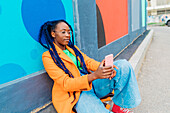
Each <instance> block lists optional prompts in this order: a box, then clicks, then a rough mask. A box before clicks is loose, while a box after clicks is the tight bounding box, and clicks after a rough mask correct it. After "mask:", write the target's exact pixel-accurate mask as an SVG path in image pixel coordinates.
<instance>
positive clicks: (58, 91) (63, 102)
mask: <svg viewBox="0 0 170 113" xmlns="http://www.w3.org/2000/svg"><path fill="white" fill-rule="evenodd" d="M42 38H45V42H46V44H43V43H42ZM70 38H71V39H70ZM39 42H40V44H41V45H42V46H43V47H45V48H46V49H48V51H46V52H44V53H43V55H42V60H43V64H44V67H45V70H46V71H47V73H48V75H49V76H50V77H51V78H52V79H53V80H54V85H53V89H52V102H53V105H54V107H55V109H56V110H57V112H58V113H72V112H77V113H112V112H114V113H131V111H129V110H128V109H126V108H133V107H136V106H137V105H139V104H140V102H141V97H140V93H139V89H138V85H137V80H136V76H135V74H134V71H133V69H132V67H131V65H130V64H129V62H128V61H126V60H118V61H115V62H114V63H113V67H112V66H105V61H104V60H103V61H102V62H101V63H100V62H97V61H95V60H93V59H91V58H89V57H88V56H86V55H85V54H84V53H83V52H81V51H80V50H79V49H78V47H77V46H75V45H74V37H73V30H72V27H71V26H70V25H69V24H68V23H67V22H66V21H64V20H56V21H48V22H46V23H44V24H43V25H42V26H41V29H40V33H39ZM91 71H93V72H91ZM113 90H114V96H113V98H112V100H113V102H114V105H113V108H112V111H109V110H107V109H106V108H105V106H104V104H103V103H102V102H101V100H100V98H102V97H104V96H106V95H107V94H109V93H112V91H113Z"/></svg>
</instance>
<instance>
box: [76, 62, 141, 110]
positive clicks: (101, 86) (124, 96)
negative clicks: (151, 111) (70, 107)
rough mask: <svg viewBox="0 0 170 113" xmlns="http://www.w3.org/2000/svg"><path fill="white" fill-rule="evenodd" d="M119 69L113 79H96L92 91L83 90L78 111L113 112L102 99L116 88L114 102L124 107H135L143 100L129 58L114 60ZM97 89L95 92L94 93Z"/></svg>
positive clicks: (78, 103)
mask: <svg viewBox="0 0 170 113" xmlns="http://www.w3.org/2000/svg"><path fill="white" fill-rule="evenodd" d="M114 65H116V66H117V67H118V68H119V69H118V70H117V69H115V70H116V72H117V73H116V76H115V77H114V78H113V79H112V80H109V79H97V80H94V81H93V82H92V83H93V86H94V87H93V88H94V89H92V90H90V91H82V93H81V95H80V97H79V101H78V102H77V104H76V106H75V109H76V111H77V112H78V113H112V112H110V111H109V110H107V109H106V108H105V106H104V104H103V103H102V102H101V101H100V98H101V97H104V96H106V95H107V94H108V93H111V92H112V91H113V90H114V96H113V98H112V100H113V102H114V103H115V104H116V105H118V106H120V107H123V108H134V107H136V106H138V105H139V104H140V102H141V97H140V93H139V88H138V84H137V80H136V76H135V74H134V71H133V68H132V66H131V65H130V63H129V62H128V61H127V60H117V61H115V62H114ZM94 90H95V93H94Z"/></svg>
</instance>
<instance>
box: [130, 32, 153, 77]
mask: <svg viewBox="0 0 170 113" xmlns="http://www.w3.org/2000/svg"><path fill="white" fill-rule="evenodd" d="M153 33H154V31H153V30H151V31H150V32H149V33H148V35H147V36H146V37H145V39H144V40H143V41H142V43H141V44H140V45H139V47H138V48H137V50H136V51H135V52H134V54H133V55H132V57H131V58H130V59H129V62H130V63H131V65H132V67H133V69H134V71H135V74H136V76H137V77H138V72H139V70H140V68H141V65H142V62H143V60H144V58H145V55H146V52H147V49H148V47H149V45H150V43H151V41H152V38H153Z"/></svg>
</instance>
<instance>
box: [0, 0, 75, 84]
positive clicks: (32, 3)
mask: <svg viewBox="0 0 170 113" xmlns="http://www.w3.org/2000/svg"><path fill="white" fill-rule="evenodd" d="M70 4H72V0H67V2H65V0H48V1H45V0H8V1H7V0H1V2H0V10H1V11H0V12H1V13H0V37H1V38H0V42H1V44H0V50H1V55H0V75H1V76H0V84H3V83H6V82H9V81H11V80H15V79H17V78H20V77H23V76H26V75H29V74H32V73H34V72H37V71H40V70H42V69H44V68H43V65H42V62H41V60H40V59H41V55H42V53H43V52H44V51H45V49H43V48H42V47H41V45H40V44H39V43H38V42H37V41H38V33H39V29H40V26H41V25H42V24H43V23H44V22H45V21H48V20H55V19H65V20H67V21H68V22H69V23H70V24H71V25H72V26H73V27H74V22H73V7H72V5H70ZM70 9H71V10H70Z"/></svg>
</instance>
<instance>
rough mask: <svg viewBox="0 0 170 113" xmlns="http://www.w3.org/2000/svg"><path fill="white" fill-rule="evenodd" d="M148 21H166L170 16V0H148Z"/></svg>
mask: <svg viewBox="0 0 170 113" xmlns="http://www.w3.org/2000/svg"><path fill="white" fill-rule="evenodd" d="M147 1H148V6H147V11H148V22H147V23H154V22H156V23H159V22H164V21H165V20H166V18H168V17H170V0H147Z"/></svg>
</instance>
